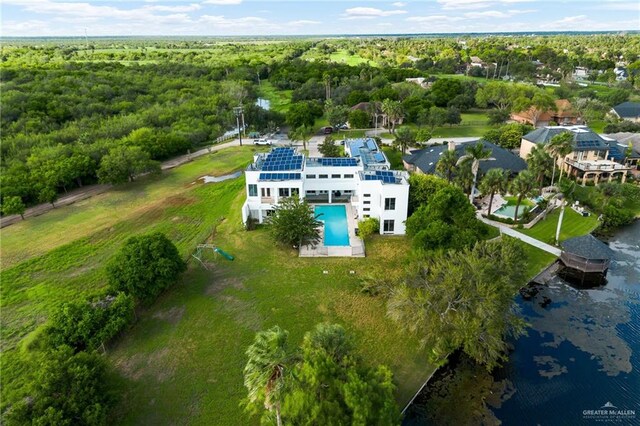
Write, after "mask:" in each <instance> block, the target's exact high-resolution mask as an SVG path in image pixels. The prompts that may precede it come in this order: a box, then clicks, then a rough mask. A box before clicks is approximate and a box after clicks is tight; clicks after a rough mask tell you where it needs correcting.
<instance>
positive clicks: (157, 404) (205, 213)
mask: <svg viewBox="0 0 640 426" xmlns="http://www.w3.org/2000/svg"><path fill="white" fill-rule="evenodd" d="M252 153H253V148H252V147H245V148H233V149H229V150H225V151H222V152H219V153H216V154H213V155H212V156H210V157H203V158H200V159H198V160H195V161H193V162H192V163H189V164H187V165H185V166H181V167H179V168H177V169H174V170H172V171H170V172H168V173H166V174H164V175H162V176H160V177H154V178H149V179H144V180H141V181H140V182H137V183H134V184H133V185H129V186H126V187H124V188H122V189H120V190H116V191H110V192H108V193H105V194H102V195H100V196H98V197H94V198H92V199H90V200H86V201H83V202H82V203H78V204H75V205H73V206H69V207H63V208H60V209H56V210H55V211H53V212H51V213H48V214H46V215H42V216H39V217H36V218H31V219H29V220H27V221H24V222H22V223H20V224H18V225H13V226H11V227H8V228H6V229H4V230H3V238H2V252H3V261H5V258H6V263H5V264H4V265H3V270H2V276H1V278H2V294H3V298H2V318H1V320H2V341H3V354H2V358H3V359H2V360H3V367H4V369H3V384H4V385H5V386H3V389H2V392H3V400H5V401H6V400H7V396H10V395H11V396H15V395H20V390H19V388H20V386H21V384H23V383H24V382H25V381H26V380H28V377H29V373H30V371H28V370H27V367H25V365H24V364H21V360H22V359H23V358H26V357H28V356H29V352H28V351H27V350H26V343H28V342H30V341H32V340H33V339H34V336H35V335H37V334H34V333H33V332H34V331H36V330H37V329H38V327H39V326H40V325H41V324H43V323H44V321H46V318H47V316H48V314H49V313H50V312H51V309H52V308H53V307H54V306H56V305H57V304H59V303H61V302H64V301H70V300H81V299H83V298H85V297H87V296H90V295H93V294H96V293H99V292H101V291H102V289H103V288H104V286H105V273H104V265H105V262H106V261H107V260H108V259H109V258H110V257H111V256H112V255H113V254H114V253H115V252H116V250H117V249H118V248H119V247H120V246H121V245H122V243H123V242H124V241H125V240H126V238H128V237H129V236H131V235H135V234H140V233H147V232H152V231H161V232H164V233H166V234H167V235H168V236H169V237H170V238H171V239H172V240H173V241H174V242H175V243H176V244H177V246H178V248H179V250H180V253H181V254H182V255H183V256H184V257H185V258H189V257H190V253H192V252H193V250H194V248H195V245H196V244H197V243H199V242H202V241H205V240H207V239H208V240H209V241H211V242H212V243H214V244H217V245H218V246H220V247H222V248H224V249H225V250H226V251H228V252H229V253H232V254H233V255H235V256H236V260H235V261H234V262H227V261H223V260H222V259H221V258H213V257H210V259H209V261H210V263H211V270H205V269H204V268H203V267H202V266H201V265H200V264H197V263H195V262H191V264H190V266H189V270H188V271H187V273H186V274H185V276H184V278H183V279H182V281H181V283H180V284H179V285H177V286H176V287H175V288H173V289H171V290H170V291H168V292H167V293H166V294H164V295H163V296H162V297H161V299H160V300H159V301H158V302H157V303H156V304H155V305H154V306H153V307H151V308H149V309H148V310H146V311H143V312H139V314H138V320H139V321H138V323H137V324H136V325H135V326H133V328H132V329H131V330H129V331H127V332H126V333H125V335H124V336H123V338H122V339H121V340H120V341H118V342H116V344H115V346H114V347H111V348H109V349H108V353H109V359H110V361H111V362H112V363H113V365H114V366H115V367H116V369H117V370H118V371H119V372H120V373H121V374H122V376H123V377H124V378H123V383H122V385H121V392H122V393H123V394H124V398H123V400H122V403H121V405H120V406H119V407H118V409H117V416H118V422H119V423H125V424H171V423H189V424H234V425H235V424H250V423H255V422H256V421H257V419H250V418H249V417H248V416H247V414H245V413H244V412H243V411H242V409H241V407H240V405H239V403H240V400H241V399H242V398H243V397H244V389H243V385H242V367H243V365H244V363H245V362H246V359H245V357H244V350H245V348H246V346H247V345H248V344H249V343H250V341H251V339H252V338H253V335H254V333H255V332H256V331H258V330H261V329H264V328H267V327H270V326H272V325H274V324H278V325H280V326H282V327H283V328H285V329H287V330H289V331H290V332H291V334H290V336H291V342H292V345H293V346H297V345H298V344H299V343H300V340H301V338H302V336H303V334H304V333H305V332H306V331H308V330H310V329H311V328H312V327H313V326H314V325H315V324H316V323H318V322H323V321H331V322H337V323H341V324H343V325H344V326H345V327H347V328H348V330H349V331H350V332H351V333H353V335H354V336H355V339H356V342H357V346H358V350H359V352H360V354H361V355H362V356H363V358H364V359H365V360H366V361H367V362H369V363H371V364H379V363H384V364H387V365H389V366H390V367H391V368H392V370H393V372H394V375H395V381H396V383H397V384H398V386H399V387H398V391H397V399H398V402H399V403H400V404H404V403H406V402H407V401H408V400H409V399H410V397H411V396H412V395H413V393H414V392H415V391H416V390H417V388H418V387H419V386H420V385H421V383H422V382H423V381H424V379H425V378H426V377H427V376H428V375H429V374H430V373H431V371H432V369H433V367H432V366H430V365H429V364H428V363H427V362H426V359H427V353H426V349H424V348H420V346H419V343H418V341H417V339H415V338H411V337H407V336H406V334H405V333H403V332H401V331H400V330H399V329H398V327H397V326H396V325H395V324H394V323H392V322H391V320H389V319H387V318H386V316H385V307H384V302H383V301H382V300H380V299H377V298H373V297H370V296H367V295H364V294H362V293H361V292H360V291H359V288H358V282H359V280H360V278H361V277H362V276H364V275H367V274H373V275H374V276H385V277H388V276H390V275H393V274H394V271H397V273H401V272H402V271H403V270H404V268H403V264H404V262H405V261H406V259H407V256H408V250H409V248H408V247H409V245H408V244H407V243H406V241H405V239H404V238H401V237H400V238H393V237H392V238H378V239H374V240H373V241H372V242H371V243H369V244H368V245H367V254H368V256H367V257H366V258H363V259H348V258H344V259H301V258H298V257H297V253H295V252H294V251H291V250H286V249H278V248H274V247H273V243H272V241H271V239H270V238H269V236H268V233H267V231H266V229H261V230H258V231H254V232H251V233H247V232H245V231H244V230H243V228H242V226H241V224H240V207H241V204H242V202H243V200H244V191H243V190H244V183H243V179H242V178H239V179H235V180H231V181H226V182H222V183H217V184H207V185H203V184H198V183H194V182H195V181H196V178H197V177H199V176H202V175H205V174H215V175H220V174H224V173H227V172H229V171H231V170H234V169H238V168H241V167H242V166H243V165H244V164H246V163H247V162H248V161H250V158H251V156H252ZM325 270H326V271H328V272H329V273H328V274H327V275H325V274H323V271H325ZM350 271H355V273H354V274H351V273H350ZM381 348H383V350H381Z"/></svg>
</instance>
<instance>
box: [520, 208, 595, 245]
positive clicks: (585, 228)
mask: <svg viewBox="0 0 640 426" xmlns="http://www.w3.org/2000/svg"><path fill="white" fill-rule="evenodd" d="M559 216H560V209H555V210H554V211H552V212H551V213H550V214H549V215H548V216H547V217H546V219H544V220H541V221H540V222H538V223H536V224H535V225H534V226H533V227H532V228H531V229H519V231H520V232H522V233H523V234H527V235H529V236H530V237H533V238H535V239H537V240H540V241H542V242H544V243H547V244H553V243H554V242H555V236H556V228H557V226H558V218H559ZM597 226H598V218H597V217H596V215H593V214H592V215H590V216H587V217H583V216H582V215H580V214H579V213H577V212H575V211H574V210H573V209H571V208H565V209H564V218H563V219H562V228H561V230H560V241H564V240H566V239H568V238H573V237H578V236H580V235H585V234H588V233H590V232H591V231H593V230H594V229H596V227H597Z"/></svg>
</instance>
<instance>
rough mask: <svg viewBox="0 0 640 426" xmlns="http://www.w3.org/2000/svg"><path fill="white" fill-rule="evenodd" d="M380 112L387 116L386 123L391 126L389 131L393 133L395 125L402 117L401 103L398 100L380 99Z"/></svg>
mask: <svg viewBox="0 0 640 426" xmlns="http://www.w3.org/2000/svg"><path fill="white" fill-rule="evenodd" d="M381 109H382V113H383V114H385V115H386V116H387V120H388V124H389V125H390V126H391V129H390V132H391V133H395V128H396V125H397V124H398V123H399V122H400V120H402V118H403V117H404V113H403V111H402V104H401V103H400V102H399V101H394V100H391V99H388V98H387V99H385V100H384V101H382V107H381Z"/></svg>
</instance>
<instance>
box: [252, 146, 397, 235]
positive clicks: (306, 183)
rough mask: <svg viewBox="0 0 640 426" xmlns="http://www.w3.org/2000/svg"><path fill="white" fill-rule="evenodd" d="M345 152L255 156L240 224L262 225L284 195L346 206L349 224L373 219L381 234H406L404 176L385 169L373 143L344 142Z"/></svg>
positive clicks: (278, 152)
mask: <svg viewBox="0 0 640 426" xmlns="http://www.w3.org/2000/svg"><path fill="white" fill-rule="evenodd" d="M345 151H346V152H347V155H349V157H346V158H345V157H340V158H320V157H318V158H315V157H309V158H306V157H305V156H304V155H302V154H299V153H298V152H296V151H295V150H294V149H292V148H274V149H272V150H271V152H268V153H264V154H257V155H255V156H254V161H253V163H251V164H250V165H249V167H248V168H247V170H246V171H245V176H246V191H247V201H246V202H245V203H244V205H243V206H242V220H243V222H245V223H246V221H247V218H248V217H249V215H250V216H251V217H253V218H256V219H258V222H259V223H263V222H264V221H265V220H266V219H267V218H268V217H269V216H270V215H271V214H272V213H273V211H274V208H275V207H276V206H277V205H278V203H279V202H280V200H281V199H282V198H283V197H292V196H298V197H300V198H301V199H302V198H304V199H306V200H307V201H308V202H310V203H318V204H327V203H328V204H345V205H346V206H347V212H348V214H350V215H351V217H350V219H349V222H350V223H351V222H354V221H355V220H361V219H364V218H368V217H374V218H377V219H379V220H380V233H381V234H398V235H402V234H404V233H405V223H404V222H405V220H406V219H407V207H408V200H409V182H408V178H409V175H408V173H407V172H403V171H393V170H389V168H390V167H389V162H388V161H387V158H386V157H385V155H384V154H383V153H382V152H381V151H380V150H379V149H378V146H377V145H376V143H375V141H374V140H373V139H356V140H347V141H346V143H345ZM351 219H353V220H351Z"/></svg>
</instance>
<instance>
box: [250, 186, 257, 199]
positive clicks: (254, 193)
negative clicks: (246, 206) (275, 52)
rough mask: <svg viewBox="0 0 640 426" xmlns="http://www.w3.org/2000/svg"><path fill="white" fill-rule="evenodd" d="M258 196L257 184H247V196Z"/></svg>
mask: <svg viewBox="0 0 640 426" xmlns="http://www.w3.org/2000/svg"><path fill="white" fill-rule="evenodd" d="M257 196H258V185H256V184H255V183H250V184H249V197H257Z"/></svg>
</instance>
